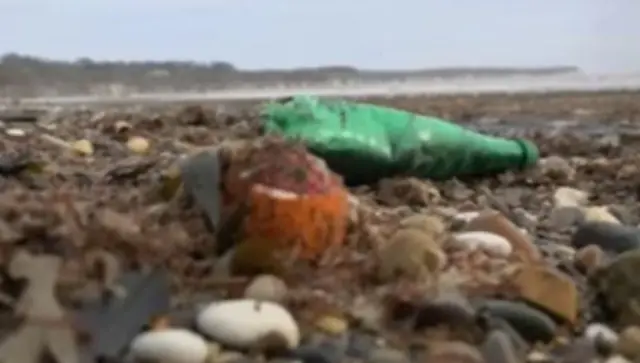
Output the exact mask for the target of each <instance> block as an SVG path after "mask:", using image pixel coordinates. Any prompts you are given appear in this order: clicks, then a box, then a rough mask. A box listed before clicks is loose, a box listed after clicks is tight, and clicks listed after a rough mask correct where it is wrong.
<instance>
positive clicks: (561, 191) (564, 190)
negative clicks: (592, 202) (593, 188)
mask: <svg viewBox="0 0 640 363" xmlns="http://www.w3.org/2000/svg"><path fill="white" fill-rule="evenodd" d="M588 202H589V194H588V193H587V192H585V191H582V190H579V189H575V188H570V187H560V188H558V189H556V191H555V192H554V193H553V204H554V206H555V207H557V208H558V207H583V206H586V205H587V203H588Z"/></svg>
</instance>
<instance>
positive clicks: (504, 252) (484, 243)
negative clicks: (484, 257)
mask: <svg viewBox="0 0 640 363" xmlns="http://www.w3.org/2000/svg"><path fill="white" fill-rule="evenodd" d="M451 237H452V238H451V242H452V245H453V247H456V248H461V249H471V250H475V249H481V250H483V251H485V252H487V253H489V254H492V255H495V256H501V257H506V256H509V255H510V254H511V252H512V251H513V247H512V246H511V243H509V241H508V240H507V239H506V238H504V237H502V236H499V235H497V234H495V233H491V232H484V231H473V232H460V233H455V234H453V235H452V236H451Z"/></svg>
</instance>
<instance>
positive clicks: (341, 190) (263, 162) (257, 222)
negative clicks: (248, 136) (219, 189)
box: [224, 141, 349, 259]
mask: <svg viewBox="0 0 640 363" xmlns="http://www.w3.org/2000/svg"><path fill="white" fill-rule="evenodd" d="M224 194H225V200H226V201H227V206H228V207H229V208H231V209H237V208H242V209H243V210H244V215H243V216H242V222H241V223H239V228H240V230H239V231H236V233H235V235H236V236H237V240H238V241H247V240H251V241H269V244H270V245H272V248H273V249H285V250H294V251H295V252H296V256H297V257H300V258H304V259H313V258H316V257H318V256H319V255H320V254H322V253H323V252H324V251H326V250H327V249H328V248H329V247H332V246H339V245H340V244H342V243H343V241H344V237H345V233H346V228H347V218H348V213H349V204H348V192H347V190H346V189H345V187H344V186H343V184H342V180H341V178H340V177H339V176H337V175H336V174H334V173H332V172H331V171H330V170H329V169H328V168H327V167H326V165H325V164H324V162H323V161H322V160H321V159H318V158H317V157H315V156H313V155H311V154H310V153H308V152H307V150H306V149H305V148H304V147H303V146H301V145H299V144H295V143H288V142H272V141H271V142H267V143H266V144H264V145H261V146H260V147H256V148H255V149H254V150H252V151H251V152H249V153H248V154H247V155H245V157H244V159H243V160H234V162H233V163H232V164H231V165H230V167H229V170H228V171H227V174H226V175H225V191H224ZM254 243H255V242H254ZM264 243H266V242H264ZM262 247H264V246H262Z"/></svg>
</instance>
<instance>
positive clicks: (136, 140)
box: [127, 136, 150, 154]
mask: <svg viewBox="0 0 640 363" xmlns="http://www.w3.org/2000/svg"><path fill="white" fill-rule="evenodd" d="M149 147H150V144H149V140H147V139H145V138H144V137H140V136H133V137H131V138H129V140H128V141H127V148H129V150H131V151H133V152H134V153H136V154H145V153H146V152H147V151H149Z"/></svg>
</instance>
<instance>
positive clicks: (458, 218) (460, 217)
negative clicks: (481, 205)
mask: <svg viewBox="0 0 640 363" xmlns="http://www.w3.org/2000/svg"><path fill="white" fill-rule="evenodd" d="M479 215H480V212H478V211H470V212H460V213H458V214H456V215H454V216H453V220H454V221H455V222H458V223H465V224H466V223H469V222H471V221H472V220H474V219H476V218H478V216H479Z"/></svg>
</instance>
